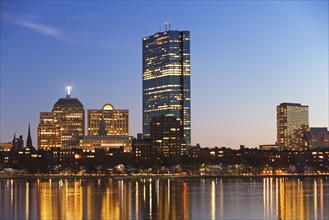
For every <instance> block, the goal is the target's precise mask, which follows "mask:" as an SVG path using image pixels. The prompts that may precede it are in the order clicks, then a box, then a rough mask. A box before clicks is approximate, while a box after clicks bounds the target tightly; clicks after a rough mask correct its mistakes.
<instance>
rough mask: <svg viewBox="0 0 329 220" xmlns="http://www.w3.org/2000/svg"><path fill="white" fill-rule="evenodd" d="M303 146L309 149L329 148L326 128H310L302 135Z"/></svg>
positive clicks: (328, 132)
mask: <svg viewBox="0 0 329 220" xmlns="http://www.w3.org/2000/svg"><path fill="white" fill-rule="evenodd" d="M303 139H304V144H305V147H307V148H309V149H315V148H329V131H328V128H326V127H322V128H310V129H309V130H308V131H306V132H305V133H304V138H303Z"/></svg>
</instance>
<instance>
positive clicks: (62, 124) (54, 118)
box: [38, 92, 85, 149]
mask: <svg viewBox="0 0 329 220" xmlns="http://www.w3.org/2000/svg"><path fill="white" fill-rule="evenodd" d="M84 134H85V110H84V108H83V105H82V104H81V102H80V101H79V100H78V99H77V98H72V97H71V95H70V94H69V92H68V94H67V96H66V97H65V98H60V99H59V100H58V101H57V102H56V103H55V104H54V107H53V110H52V112H41V113H40V123H39V126H38V148H41V149H51V148H54V147H59V148H62V149H66V148H67V145H68V142H69V141H71V140H72V139H76V138H78V137H80V136H83V135H84Z"/></svg>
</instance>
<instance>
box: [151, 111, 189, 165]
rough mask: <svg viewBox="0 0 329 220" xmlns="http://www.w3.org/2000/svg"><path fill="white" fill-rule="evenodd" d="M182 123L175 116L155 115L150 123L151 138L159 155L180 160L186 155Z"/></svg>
mask: <svg viewBox="0 0 329 220" xmlns="http://www.w3.org/2000/svg"><path fill="white" fill-rule="evenodd" d="M180 127H181V126H180V123H179V121H178V120H177V119H176V118H175V117H173V116H164V115H162V116H160V117H153V118H152V120H151V123H150V131H151V132H150V133H151V135H150V139H151V142H152V146H153V147H154V150H155V152H156V154H157V156H159V157H162V158H171V159H174V160H177V161H179V160H180V159H181V156H182V155H184V153H185V149H184V141H183V138H182V135H181V132H180Z"/></svg>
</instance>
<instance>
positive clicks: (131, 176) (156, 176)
mask: <svg viewBox="0 0 329 220" xmlns="http://www.w3.org/2000/svg"><path fill="white" fill-rule="evenodd" d="M307 177H326V178H327V177H329V174H281V175H175V174H165V175H164V174H140V175H137V174H113V175H54V174H51V175H49V174H45V175H40V174H34V175H33V174H30V175H29V174H24V175H0V179H162V178H165V179H168V178H177V179H178V178H181V179H238V178H243V179H246V178H307Z"/></svg>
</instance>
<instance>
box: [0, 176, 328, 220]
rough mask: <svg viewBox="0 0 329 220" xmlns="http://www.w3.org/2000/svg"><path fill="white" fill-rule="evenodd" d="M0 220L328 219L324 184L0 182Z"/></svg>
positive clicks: (303, 181)
mask: <svg viewBox="0 0 329 220" xmlns="http://www.w3.org/2000/svg"><path fill="white" fill-rule="evenodd" d="M0 196H1V198H0V219H329V209H328V207H329V179H328V178H299V179H298V178H254V179H248V178H241V179H240V178H232V179H211V178H209V179H198V178H195V179H192V178H190V179H185V178H171V179H170V178H159V179H156V178H154V179H150V178H141V179H135V178H127V179H29V180H21V179H1V180H0Z"/></svg>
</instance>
